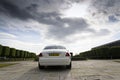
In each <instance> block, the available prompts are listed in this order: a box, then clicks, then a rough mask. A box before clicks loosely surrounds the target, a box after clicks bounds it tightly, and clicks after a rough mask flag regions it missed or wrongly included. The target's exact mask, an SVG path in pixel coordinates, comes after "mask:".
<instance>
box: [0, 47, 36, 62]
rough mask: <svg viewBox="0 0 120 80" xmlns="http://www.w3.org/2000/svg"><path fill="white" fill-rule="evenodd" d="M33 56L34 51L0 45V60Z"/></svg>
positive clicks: (23, 58) (22, 58)
mask: <svg viewBox="0 0 120 80" xmlns="http://www.w3.org/2000/svg"><path fill="white" fill-rule="evenodd" d="M35 57H36V54H35V53H32V52H28V51H24V50H18V49H15V48H10V47H8V46H2V45H0V60H3V59H8V60H11V59H12V60H25V59H28V58H35Z"/></svg>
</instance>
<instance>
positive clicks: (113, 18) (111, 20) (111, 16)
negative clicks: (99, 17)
mask: <svg viewBox="0 0 120 80" xmlns="http://www.w3.org/2000/svg"><path fill="white" fill-rule="evenodd" d="M108 18H109V22H118V21H119V20H118V19H117V18H116V17H115V16H113V15H110V16H109V17H108Z"/></svg>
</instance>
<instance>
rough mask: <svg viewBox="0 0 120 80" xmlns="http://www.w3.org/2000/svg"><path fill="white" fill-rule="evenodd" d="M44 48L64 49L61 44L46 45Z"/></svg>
mask: <svg viewBox="0 0 120 80" xmlns="http://www.w3.org/2000/svg"><path fill="white" fill-rule="evenodd" d="M44 49H66V48H65V47H63V46H46V47H45V48H44Z"/></svg>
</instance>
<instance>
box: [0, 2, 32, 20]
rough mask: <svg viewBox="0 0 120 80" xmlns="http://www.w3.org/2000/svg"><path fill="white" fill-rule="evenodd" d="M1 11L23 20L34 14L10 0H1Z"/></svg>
mask: <svg viewBox="0 0 120 80" xmlns="http://www.w3.org/2000/svg"><path fill="white" fill-rule="evenodd" d="M0 13H3V14H7V15H10V16H11V17H13V18H19V19H22V20H26V19H29V18H32V15H31V14H29V13H28V12H27V11H26V10H24V9H20V8H19V7H18V6H16V5H14V4H12V3H11V2H10V1H9V0H0Z"/></svg>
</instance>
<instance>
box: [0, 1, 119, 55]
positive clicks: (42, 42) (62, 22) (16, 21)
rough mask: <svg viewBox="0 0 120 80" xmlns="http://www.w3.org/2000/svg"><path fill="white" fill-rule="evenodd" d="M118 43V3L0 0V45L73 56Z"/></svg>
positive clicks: (37, 52)
mask: <svg viewBox="0 0 120 80" xmlns="http://www.w3.org/2000/svg"><path fill="white" fill-rule="evenodd" d="M119 39H120V0H0V44H2V45H4V46H9V47H13V48H16V49H21V50H27V51H30V52H35V53H36V54H39V53H40V52H41V51H42V49H43V48H44V47H45V46H47V45H52V44H58V45H63V46H65V47H66V48H67V49H68V50H69V51H70V52H73V54H78V53H80V52H84V51H88V50H90V49H91V48H93V47H96V46H100V45H103V44H106V43H109V42H112V41H116V40H119Z"/></svg>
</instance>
